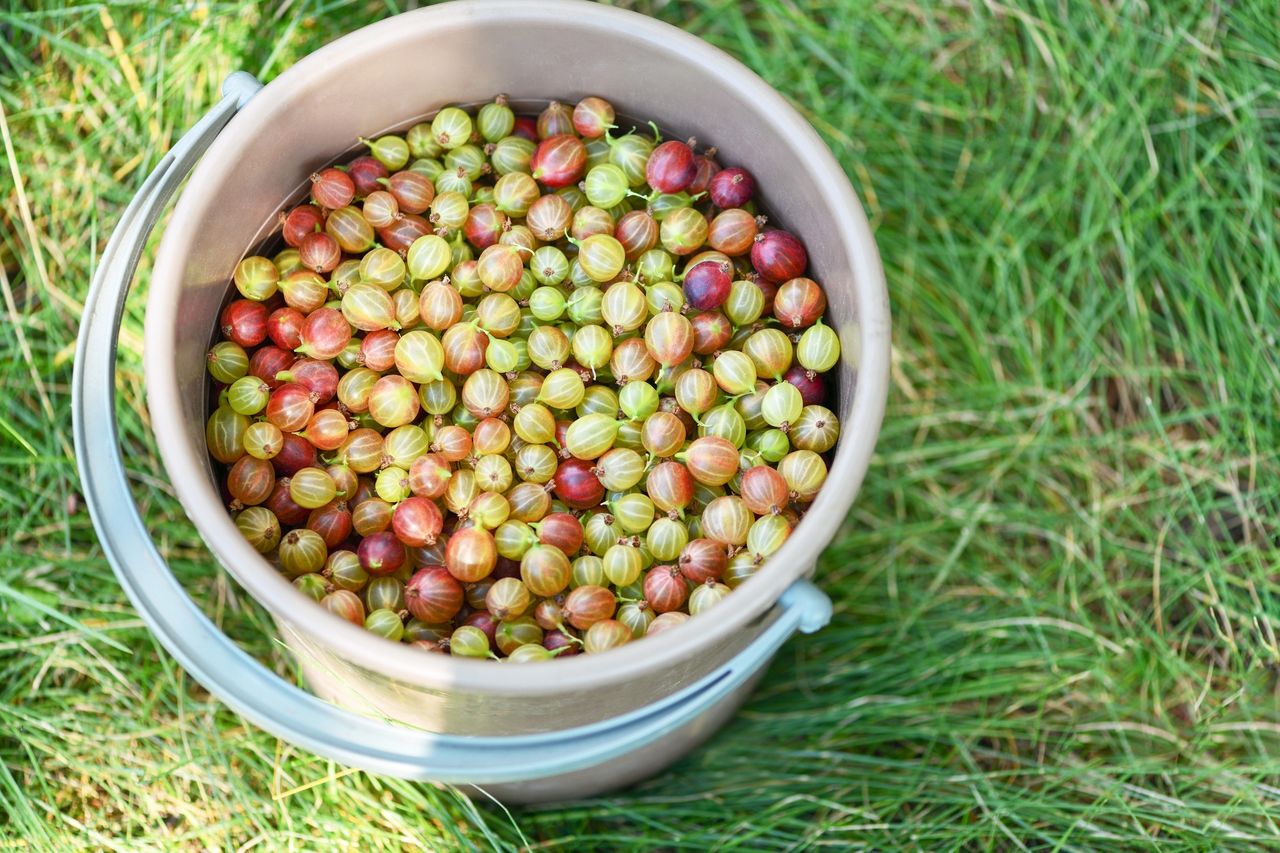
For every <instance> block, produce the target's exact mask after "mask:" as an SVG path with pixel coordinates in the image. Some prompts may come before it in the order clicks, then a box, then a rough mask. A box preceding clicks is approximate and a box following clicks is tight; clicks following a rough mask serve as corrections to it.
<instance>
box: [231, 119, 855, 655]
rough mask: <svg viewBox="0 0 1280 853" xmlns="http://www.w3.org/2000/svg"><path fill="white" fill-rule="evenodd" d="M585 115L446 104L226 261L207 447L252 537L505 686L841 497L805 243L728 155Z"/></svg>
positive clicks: (632, 622) (702, 600) (742, 557)
mask: <svg viewBox="0 0 1280 853" xmlns="http://www.w3.org/2000/svg"><path fill="white" fill-rule="evenodd" d="M614 122H615V112H614V109H613V107H612V106H611V105H610V104H609V103H608V102H607V101H605V100H603V99H601V98H597V97H589V98H585V99H583V100H582V101H580V102H579V103H578V104H577V105H576V106H573V107H570V106H567V105H564V104H560V103H556V102H552V103H550V104H549V105H548V106H547V107H546V108H545V109H544V110H542V112H541V113H540V114H538V115H537V116H536V117H531V116H517V115H516V114H515V112H514V111H513V110H512V108H511V107H510V105H509V104H508V103H507V102H506V100H505V99H504V98H502V97H498V98H496V99H495V100H494V101H493V102H492V103H487V104H485V105H484V106H482V107H480V108H479V109H478V110H477V111H475V112H474V114H472V113H469V112H467V111H466V110H463V109H460V108H457V107H446V108H444V109H442V110H440V111H439V112H438V113H437V114H436V116H435V117H434V119H433V120H431V121H430V122H423V123H420V124H416V125H414V126H413V127H411V128H409V130H408V131H407V132H405V133H403V134H389V135H385V136H380V137H378V138H376V139H369V140H365V139H361V140H360V142H361V143H363V145H365V146H366V147H367V149H368V153H367V154H363V155H361V156H358V157H355V159H353V160H351V161H350V162H348V163H346V164H345V165H335V166H331V167H329V168H325V169H322V170H320V171H318V172H316V173H315V174H314V175H312V176H311V186H310V198H309V199H308V200H306V201H305V202H304V203H302V204H299V205H297V206H295V207H292V208H291V209H289V210H287V211H285V212H282V213H281V215H280V234H279V237H280V238H281V239H282V240H283V243H284V244H285V247H284V248H282V250H280V251H278V252H275V253H274V254H273V255H272V256H270V257H267V256H265V255H253V256H250V257H246V258H244V259H243V260H242V261H240V263H239V264H238V265H237V266H236V268H235V272H234V283H235V288H236V291H237V292H238V297H237V298H234V300H233V301H231V302H230V303H229V304H227V305H226V306H225V308H224V309H223V310H222V314H221V317H220V320H219V329H220V333H221V335H220V340H219V341H218V342H217V343H215V344H214V346H213V347H212V349H211V350H210V351H209V354H208V369H209V372H210V374H211V375H212V377H213V380H214V382H215V383H216V384H215V389H216V392H217V404H216V407H215V408H214V411H213V413H212V415H211V416H210V417H209V419H208V424H207V430H206V437H207V441H208V448H209V452H210V454H211V455H212V457H213V459H214V460H216V462H217V463H219V465H220V466H221V467H220V468H219V470H220V471H222V472H224V473H225V478H224V479H223V480H222V482H223V485H224V487H225V495H224V497H225V499H226V501H227V504H228V506H229V508H230V511H231V513H232V515H233V517H234V519H235V523H236V525H237V527H238V528H239V530H240V532H241V533H242V534H243V536H244V537H245V538H246V539H247V540H248V541H249V543H250V544H251V545H253V547H254V548H256V549H257V550H258V551H259V552H260V553H262V554H263V555H265V556H266V557H267V558H268V559H269V560H271V561H272V562H273V563H274V565H276V566H277V567H278V568H279V570H280V571H281V572H282V573H283V574H284V575H285V576H287V577H288V578H290V579H292V582H293V583H294V585H295V586H296V587H297V589H298V590H300V591H301V592H302V593H303V594H304V595H306V596H309V597H310V598H312V599H314V600H315V601H316V602H318V603H319V604H320V605H321V606H323V607H325V608H326V609H328V610H329V611H330V612H332V613H334V614H337V615H338V616H340V617H341V618H344V619H347V620H349V621H351V622H354V623H355V624H357V625H361V626H364V627H365V628H367V629H368V630H369V631H372V632H374V633H375V634H378V635H380V636H382V637H385V638H386V639H388V640H391V641H398V642H404V643H408V644H411V645H413V646H416V647H418V648H421V649H423V650H426V651H429V652H437V653H440V652H443V653H449V654H453V655H461V656H466V657H477V658H495V659H496V658H504V659H506V660H510V661H537V660H546V659H549V658H552V657H556V656H560V655H572V654H577V653H579V652H587V653H596V652H602V651H606V650H608V649H611V648H614V647H617V646H620V645H622V644H624V643H628V642H631V641H633V640H636V639H638V638H642V637H644V636H646V635H652V634H657V633H659V632H661V631H666V630H669V629H671V628H672V627H674V626H677V625H679V624H680V623H682V622H684V621H685V620H686V619H688V618H689V617H690V616H692V615H697V614H699V613H701V612H703V611H705V610H709V609H711V608H713V607H715V606H716V605H717V603H719V602H720V601H721V600H722V599H723V598H725V596H727V595H729V594H730V592H731V591H732V590H733V589H734V588H735V587H737V586H738V585H739V584H741V583H743V582H744V581H745V580H746V579H747V578H749V577H751V576H752V575H753V574H755V573H756V571H758V570H759V568H760V567H761V565H763V564H764V562H765V560H766V559H767V558H768V557H769V555H770V554H772V553H774V552H775V551H776V550H777V549H778V548H779V547H780V546H781V545H782V543H783V542H784V541H785V540H786V538H787V537H788V536H789V535H790V534H791V532H792V530H793V529H794V528H795V526H796V524H797V523H799V521H800V518H801V516H802V515H803V514H804V512H805V509H806V507H807V506H808V505H809V504H810V503H811V502H812V501H813V499H814V498H815V496H816V495H817V494H818V491H819V489H820V488H821V487H822V485H823V482H824V480H825V479H826V476H827V464H826V460H825V458H824V454H827V453H828V452H829V451H831V450H832V448H833V447H834V446H835V443H836V440H837V438H838V435H839V429H840V427H839V422H838V420H837V418H836V415H835V413H834V412H832V411H831V410H830V409H829V408H827V407H826V406H825V405H823V404H824V402H825V394H826V385H827V381H826V380H824V377H823V374H824V373H826V372H827V371H830V370H831V369H832V368H833V367H834V366H835V365H836V363H837V361H838V360H839V355H840V342H839V339H838V337H837V334H836V332H835V331H834V330H833V329H832V328H831V327H830V326H829V325H827V324H824V323H823V314H824V311H825V310H826V303H827V300H826V296H825V294H824V293H823V289H822V287H821V286H819V284H818V283H817V282H816V281H814V280H813V279H811V278H808V277H806V275H805V273H806V270H807V265H808V258H807V255H806V252H805V248H804V244H803V243H802V242H801V240H800V239H799V238H798V237H797V236H795V235H794V234H791V233H789V232H787V231H784V230H780V229H777V228H772V227H767V225H766V219H765V217H764V216H762V215H760V212H759V211H758V210H757V208H756V204H755V202H754V200H753V198H754V195H755V190H756V186H755V180H754V179H753V177H752V175H751V174H750V173H749V172H747V171H746V170H745V169H741V168H736V167H729V168H722V167H721V165H720V164H719V163H717V161H716V159H715V153H716V152H715V149H706V150H702V151H699V149H698V148H697V146H696V142H695V141H694V140H689V141H687V142H686V141H682V140H676V139H668V140H665V141H664V140H662V139H661V137H660V135H659V134H658V133H657V130H656V128H654V129H653V130H654V132H653V133H652V134H650V133H647V132H641V131H639V130H636V129H632V130H630V131H629V132H626V133H615V131H617V130H618V128H616V127H615V124H614Z"/></svg>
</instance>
